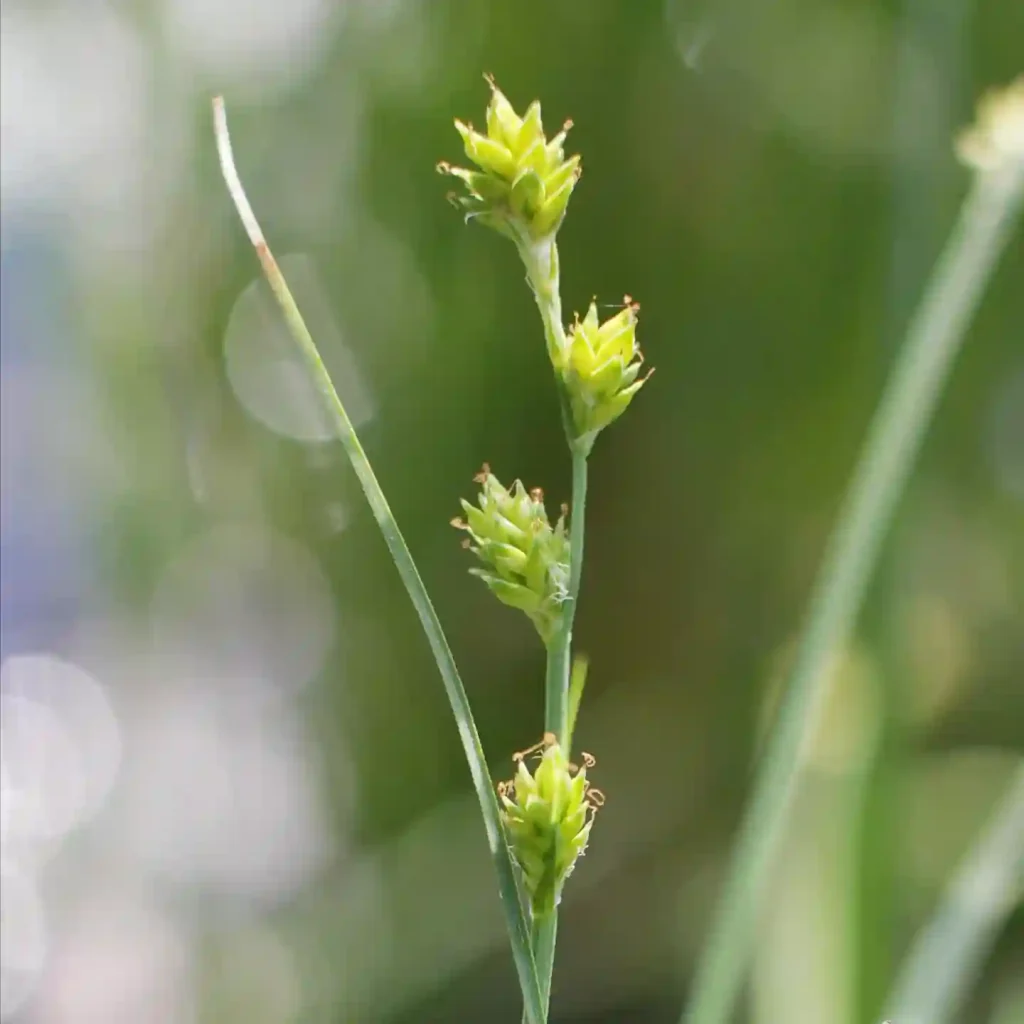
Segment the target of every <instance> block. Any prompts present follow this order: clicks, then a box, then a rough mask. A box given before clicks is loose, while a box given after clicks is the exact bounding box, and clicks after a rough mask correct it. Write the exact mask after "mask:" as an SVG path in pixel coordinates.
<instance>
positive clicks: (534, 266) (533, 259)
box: [518, 238, 566, 362]
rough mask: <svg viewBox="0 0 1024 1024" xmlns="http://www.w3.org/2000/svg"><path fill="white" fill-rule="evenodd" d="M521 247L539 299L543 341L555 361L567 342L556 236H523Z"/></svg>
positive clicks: (533, 288)
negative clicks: (539, 239) (538, 239)
mask: <svg viewBox="0 0 1024 1024" xmlns="http://www.w3.org/2000/svg"><path fill="white" fill-rule="evenodd" d="M518 246H519V255H520V257H521V258H522V261H523V266H525V267H526V280H527V282H528V283H529V285H530V290H531V291H532V292H533V297H534V299H536V301H537V309H538V310H539V311H540V319H541V322H542V323H543V324H544V340H545V341H546V342H547V345H548V355H549V356H550V357H551V360H552V362H555V360H556V359H557V357H558V356H559V354H560V353H561V352H562V351H563V350H564V349H565V345H566V341H565V326H564V325H563V323H562V297H561V294H560V289H559V274H558V246H557V245H556V244H555V240H554V239H553V238H551V239H547V240H546V241H543V242H534V241H531V240H530V239H527V238H523V239H521V240H520V241H519V243H518Z"/></svg>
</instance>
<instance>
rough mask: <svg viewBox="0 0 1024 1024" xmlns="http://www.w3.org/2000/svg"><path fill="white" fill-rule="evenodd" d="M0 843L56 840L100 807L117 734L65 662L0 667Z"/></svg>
mask: <svg viewBox="0 0 1024 1024" xmlns="http://www.w3.org/2000/svg"><path fill="white" fill-rule="evenodd" d="M0 708H2V711H0V736H2V742H0V763H2V765H3V799H4V804H5V809H4V814H3V819H4V846H5V847H7V845H8V843H11V844H12V845H17V844H20V843H32V842H34V841H46V840H53V839H58V838H60V837H61V836H62V835H64V834H65V833H67V832H69V831H70V830H71V829H73V828H75V827H76V826H78V825H80V824H82V823H83V822H85V821H88V820H89V819H90V818H91V817H92V816H93V815H94V814H95V813H96V812H97V811H98V810H99V808H100V807H101V806H102V804H103V802H104V800H105V799H106V797H107V794H108V793H109V791H110V788H111V786H112V785H113V783H114V779H115V777H116V776H117V772H118V767H119V765H120V761H121V735H120V728H119V725H118V721H117V718H116V717H115V715H114V711H113V708H112V707H111V704H110V701H109V699H108V697H107V695H106V693H105V691H104V689H103V688H102V687H101V686H100V684H99V683H98V682H97V681H96V680H95V679H93V678H92V676H90V675H89V674H88V673H87V672H85V671H84V670H83V669H81V668H79V667H78V666H77V665H73V664H71V663H70V662H66V661H62V660H61V659H59V658H55V657H52V656H50V655H19V656H15V657H11V658H8V659H7V660H6V661H5V662H4V663H3V666H2V668H0Z"/></svg>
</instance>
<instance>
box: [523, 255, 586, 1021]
mask: <svg viewBox="0 0 1024 1024" xmlns="http://www.w3.org/2000/svg"><path fill="white" fill-rule="evenodd" d="M519 253H520V256H521V258H522V261H523V265H524V267H525V268H526V279H527V282H528V283H529V285H530V289H531V290H532V292H533V296H534V299H535V300H536V303H537V309H538V310H539V312H540V318H541V322H542V324H543V326H544V338H545V341H546V342H547V346H548V352H549V353H551V354H552V356H554V354H555V353H557V352H559V351H561V350H562V349H564V348H565V345H566V338H565V327H564V325H563V323H562V300H561V291H560V283H559V272H558V246H557V245H556V244H555V241H554V239H550V240H547V241H545V242H541V243H532V242H530V241H528V240H525V239H524V240H523V241H521V242H520V243H519ZM563 419H564V421H565V425H566V437H567V440H568V442H569V449H570V452H571V454H572V501H571V504H570V506H569V585H568V590H567V593H566V597H565V604H564V606H563V615H562V626H561V629H560V630H559V632H558V635H557V636H556V637H555V638H554V640H553V641H552V643H551V645H550V647H549V648H548V657H547V670H546V672H545V681H544V731H545V732H548V733H552V734H553V735H554V736H555V737H557V739H558V742H559V743H560V744H561V745H562V748H563V749H564V750H565V751H566V753H567V754H569V753H570V747H571V743H572V735H571V733H572V726H573V724H574V719H575V714H572V715H571V716H570V700H569V690H570V676H571V666H572V630H573V623H574V622H575V618H576V606H577V604H578V602H579V592H580V581H581V579H582V575H583V538H584V532H585V529H586V510H587V455H588V452H589V445H584V444H582V443H580V442H578V441H575V440H574V438H573V436H572V432H571V428H570V424H571V417H570V416H569V415H568V414H567V412H566V411H565V410H564V409H563ZM570 718H572V719H573V721H572V722H571V721H570ZM557 937H558V909H557V907H555V909H553V910H552V911H551V912H550V913H547V914H545V915H543V916H542V917H540V918H535V919H534V921H533V928H532V939H533V955H534V959H535V961H536V964H537V973H538V976H539V978H540V984H541V994H542V996H543V999H544V1005H545V1008H547V1007H548V1006H549V1005H550V999H551V980H552V977H553V975H554V967H555V946H556V943H557Z"/></svg>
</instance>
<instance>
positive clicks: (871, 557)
mask: <svg viewBox="0 0 1024 1024" xmlns="http://www.w3.org/2000/svg"><path fill="white" fill-rule="evenodd" d="M1022 178H1024V175H1021V174H1016V175H1007V174H994V173H993V174H989V173H977V174H975V175H974V181H973V185H972V188H971V191H970V193H969V194H968V196H967V198H966V199H965V201H964V205H963V208H962V210H961V213H960V217H959V220H958V222H957V225H956V227H955V228H954V230H953V233H952V235H951V237H950V239H949V241H948V242H947V245H946V248H945V250H944V252H943V253H942V256H941V257H940V259H939V262H938V264H937V266H936V268H935V270H934V272H933V274H932V278H931V281H930V282H929V287H928V289H927V291H926V293H925V295H924V298H923V301H922V302H921V305H920V306H919V307H918V310H917V313H916V314H915V316H914V318H913V320H912V322H911V324H910V328H909V330H908V333H907V337H906V340H905V342H904V344H903V346H902V348H901V351H900V353H899V356H898V358H897V362H896V365H895V367H894V369H893V371H892V375H891V377H890V380H889V383H888V385H887V387H886V390H885V393H884V395H883V396H882V401H881V404H880V406H879V408H878V410H877V412H876V413H875V416H874V419H873V420H872V423H871V426H870V429H869V432H868V437H867V439H866V441H865V444H864V449H863V452H862V454H861V458H860V461H859V463H858V465H857V468H856V470H855V472H854V475H853V479H852V481H851V483H850V486H849V490H848V492H847V495H846V498H845V501H844V503H843V507H842V509H841V510H840V514H839V519H838V522H837V525H836V527H835V529H834V531H833V534H832V537H831V538H830V541H829V546H828V550H827V552H826V555H825V559H824V562H823V564H822V568H821V570H820V571H819V574H818V578H817V580H816V583H815V587H814V592H813V594H812V597H811V601H810V606H809V609H808V612H807V616H806V620H805V623H804V627H803V631H802V634H801V638H800V642H799V646H798V650H797V655H796V662H795V666H794V668H793V671H792V675H791V677H790V680H789V684H788V687H787V690H786V694H785V697H784V700H783V704H782V707H781V709H780V712H779V716H778V719H777V724H776V726H775V729H774V731H773V734H772V736H771V738H770V740H769V742H768V746H767V749H766V751H765V754H764V757H763V760H762V764H761V768H760V771H759V773H758V776H757V778H756V780H755V783H754V792H753V794H752V797H751V799H750V802H749V805H748V807H747V810H746V812H745V815H744V819H743V822H742V824H741V826H740V832H739V836H738V839H737V843H736V848H735V853H734V855H733V860H732V864H731V866H730V871H729V875H728V877H727V880H726V884H725V888H724V891H723V894H722V896H721V901H720V905H719V909H718V914H717V918H716V920H715V921H714V923H713V927H712V932H711V936H710V941H709V942H708V944H707V946H706V947H705V950H704V953H703V956H702V958H701V960H700V962H699V964H698V967H697V975H696V979H695V982H694V988H693V995H692V999H691V1003H690V1008H689V1011H688V1013H684V1016H683V1020H684V1021H686V1022H689V1024H727V1022H728V1021H729V1020H731V1013H732V1008H733V1006H734V1004H735V1002H736V999H737V997H738V995H739V991H740V988H741V986H742V984H743V980H744V976H745V973H746V969H747V963H748V960H749V956H750V950H751V946H752V943H753V932H754V927H755V924H756V919H757V914H758V910H759V906H760V901H761V896H762V894H763V892H764V890H765V886H766V884H767V882H768V879H769V872H770V870H771V868H772V865H773V861H774V857H775V854H776V852H777V848H778V846H779V842H780V839H781V837H782V834H783V830H784V827H785V821H786V815H787V811H788V809H789V805H790V802H791V798H792V795H793V792H794V788H795V783H796V780H797V775H798V772H799V767H800V750H801V747H802V745H803V739H804V737H805V736H806V735H807V733H808V732H809V731H810V730H813V728H814V727H815V725H816V718H817V712H818V710H819V708H820V705H821V703H822V700H821V698H822V696H823V690H824V685H825V682H826V675H827V669H828V665H829V663H830V661H831V659H832V657H833V656H834V655H835V653H836V652H837V651H840V650H841V649H842V648H843V646H844V645H845V643H846V642H847V640H848V638H849V635H850V633H851V631H852V629H853V627H854V625H855V622H856V618H857V614H858V612H859V609H860V606H861V602H862V600H863V597H864V593H865V590H866V588H867V585H868V582H869V581H870V578H871V573H872V570H873V568H874V565H875V562H876V561H877V559H878V554H879V551H880V549H881V545H882V542H883V540H884V539H885V536H886V533H887V530H888V526H889V523H890V521H891V519H892V515H893V511H894V510H895V508H896V504H897V501H898V500H899V497H900V495H901V493H902V491H903V488H904V485H905V483H906V481H907V478H908V477H909V475H910V470H911V468H912V466H913V463H914V459H915V457H916V455H917V452H918V449H919V448H920V444H921V440H922V438H923V437H924V433H925V430H926V428H927V426H928V423H929V421H930V419H931V416H932V413H933V411H934V409H935V406H936V404H937V402H938V398H939V395H940V394H941V391H942V387H943V384H944V383H945V380H946V378H947V376H948V373H949V370H950V367H951V365H952V362H953V358H954V356H955V355H956V353H957V351H958V350H959V347H960V343H961V341H962V340H963V336H964V333H965V331H966V328H967V325H968V322H969V320H970V318H971V315H972V313H973V312H974V309H975V306H976V305H977V303H978V300H979V298H980V297H981V294H982V291H983V289H984V286H985V282H986V281H987V280H988V277H989V275H990V273H991V271H992V268H993V266H994V265H995V262H996V260H997V258H998V257H999V254H1000V253H1001V252H1002V249H1003V247H1004V245H1005V243H1006V241H1007V239H1008V237H1009V235H1010V232H1011V230H1012V228H1013V223H1014V220H1015V215H1016V213H1017V210H1018V208H1019V205H1020V198H1021V188H1022Z"/></svg>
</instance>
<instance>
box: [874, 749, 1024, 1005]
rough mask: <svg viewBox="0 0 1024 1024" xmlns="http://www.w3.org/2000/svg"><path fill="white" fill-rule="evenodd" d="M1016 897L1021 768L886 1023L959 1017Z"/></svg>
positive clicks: (920, 943) (1022, 811)
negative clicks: (974, 980)
mask: <svg viewBox="0 0 1024 1024" xmlns="http://www.w3.org/2000/svg"><path fill="white" fill-rule="evenodd" d="M1022 892H1024V763H1022V765H1021V766H1020V767H1019V768H1018V769H1017V771H1016V773H1015V775H1014V777H1013V780H1012V782H1011V783H1010V786H1009V788H1008V790H1007V793H1006V796H1005V797H1004V798H1003V800H1002V801H1001V802H1000V805H999V807H997V808H996V811H995V813H994V814H993V815H992V819H991V823H990V824H989V825H988V827H987V828H986V830H985V832H984V834H983V835H982V837H981V839H980V840H979V841H978V843H977V845H976V846H975V847H974V849H973V850H972V851H971V852H970V853H969V854H968V856H967V858H966V860H965V861H964V863H963V865H962V866H961V867H960V869H959V870H958V871H957V873H956V875H955V876H954V878H953V880H952V883H951V884H950V886H949V890H948V891H947V893H946V896H945V899H944V901H943V903H942V905H941V906H940V907H939V909H938V911H937V912H936V914H935V916H934V917H933V918H932V920H931V921H930V922H929V923H928V924H927V925H926V926H925V928H923V929H922V931H921V933H920V935H919V936H918V938H917V940H916V941H915V943H914V945H913V947H912V948H911V951H910V955H909V956H908V957H907V960H906V963H905V964H904V967H903V970H902V972H901V974H900V977H899V978H898V979H897V982H896V985H895V986H894V988H893V994H892V996H891V997H890V999H889V1006H890V1009H889V1011H888V1015H889V1018H890V1019H891V1020H892V1021H894V1022H898V1024H946V1022H948V1021H953V1020H962V1019H963V1017H961V1016H960V1014H961V1013H962V1010H963V1003H964V1000H965V998H966V996H967V994H968V991H969V989H970V985H971V982H972V981H973V979H974V978H975V977H976V975H977V971H978V968H979V966H980V965H981V962H982V961H983V959H984V958H985V955H986V953H987V952H988V950H989V949H990V948H991V946H992V943H993V941H994V940H995V937H996V932H997V931H998V929H999V926H1000V925H1001V924H1002V923H1003V921H1005V920H1006V917H1007V915H1008V914H1010V913H1011V912H1012V911H1013V909H1014V907H1015V906H1016V905H1017V902H1018V900H1019V899H1020V897H1021V894H1022Z"/></svg>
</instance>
